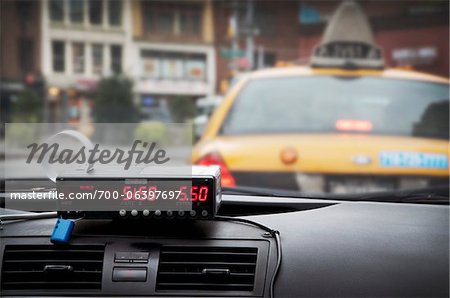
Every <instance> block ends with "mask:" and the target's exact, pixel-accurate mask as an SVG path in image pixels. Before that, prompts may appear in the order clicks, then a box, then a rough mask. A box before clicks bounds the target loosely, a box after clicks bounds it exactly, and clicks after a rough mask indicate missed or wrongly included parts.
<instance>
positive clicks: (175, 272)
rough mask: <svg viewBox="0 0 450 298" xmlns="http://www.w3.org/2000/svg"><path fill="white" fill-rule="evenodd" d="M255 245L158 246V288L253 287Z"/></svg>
mask: <svg viewBox="0 0 450 298" xmlns="http://www.w3.org/2000/svg"><path fill="white" fill-rule="evenodd" d="M257 254H258V249H257V248H253V247H208V246H204V247H198V246H196V247H190V246H187V247H186V246H183V247H177V246H163V247H162V248H161V254H160V260H159V268H158V277H157V282H156V290H157V291H182V290H184V291H249V292H251V291H253V287H254V283H255V269H256V259H257Z"/></svg>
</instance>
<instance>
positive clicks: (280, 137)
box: [0, 0, 450, 211]
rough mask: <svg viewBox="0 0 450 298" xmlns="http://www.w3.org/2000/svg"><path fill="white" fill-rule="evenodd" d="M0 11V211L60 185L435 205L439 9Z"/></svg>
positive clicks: (68, 6)
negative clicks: (217, 188)
mask: <svg viewBox="0 0 450 298" xmlns="http://www.w3.org/2000/svg"><path fill="white" fill-rule="evenodd" d="M1 8H2V9H1V10H2V13H1V18H0V22H1V24H0V25H1V26H0V28H1V34H0V35H1V41H0V69H1V74H0V113H1V115H0V116H1V117H0V120H1V122H0V181H1V184H0V192H1V194H2V195H3V196H5V193H8V192H11V191H13V190H14V191H16V190H20V191H26V192H33V191H53V190H57V187H56V185H55V182H54V181H56V178H58V177H62V176H63V175H66V174H74V173H76V174H79V173H83V175H91V174H92V173H94V172H96V175H97V174H98V172H101V171H105V172H107V175H108V177H110V176H114V177H116V176H117V177H122V178H124V177H134V178H135V177H136V176H139V175H141V173H142V172H143V171H145V170H148V168H151V169H152V170H153V171H150V172H151V173H158V175H162V174H161V173H163V172H164V171H165V170H166V168H171V169H172V168H174V167H175V168H177V167H178V168H182V169H183V170H182V171H178V172H177V173H178V174H179V175H181V174H183V175H182V176H183V177H185V176H189V175H191V176H192V173H193V172H194V171H193V170H192V169H193V168H195V167H196V166H201V167H210V168H212V167H216V166H218V167H219V168H220V173H221V174H220V185H221V186H222V187H223V188H224V189H225V190H226V191H225V192H228V193H230V191H233V193H239V191H241V192H244V193H247V194H258V193H259V194H262V193H269V194H272V195H273V196H274V197H282V196H304V197H308V198H331V199H332V198H335V197H337V196H338V195H339V196H343V197H341V198H347V199H348V198H350V197H351V196H355V195H356V196H361V197H362V195H370V194H371V193H374V192H384V193H386V192H395V191H403V190H418V189H419V190H420V189H425V190H424V192H423V193H424V194H432V193H433V189H434V188H436V187H441V188H442V187H443V186H445V187H447V188H448V181H449V158H450V155H449V102H450V101H449V82H450V81H449V77H450V72H449V68H448V66H449V60H448V59H449V57H448V53H449V52H450V48H449V44H450V43H449V36H448V30H449V25H448V24H449V23H448V21H449V14H448V11H449V3H448V1H427V0H418V1H344V0H342V1H331V0H330V1H296V0H292V1H271V0H269V1H256V0H249V1H244V0H233V1H225V0H217V1H210V0H202V1H197V0H186V1H181V0H179V1H178V0H175V1H144V0H133V1H125V0H95V1H94V0H92V1H91V0H45V1H44V0H43V1H29V0H16V1H1ZM66 130H69V131H71V132H70V133H67V132H66ZM80 140H82V141H80ZM53 144H55V145H57V147H52V145H53ZM45 146H47V147H45ZM97 149H98V150H97ZM91 153H92V154H91ZM160 168H162V169H160ZM93 169H94V170H95V171H94V170H93ZM169 172H170V173H172V170H170V171H169ZM98 175H99V177H100V176H101V174H98ZM152 175H154V174H152ZM69 176H70V175H69ZM147 178H148V177H147ZM151 178H155V177H154V176H152V177H151ZM130 179H131V178H130ZM149 179H150V178H149ZM218 180H219V179H218ZM127 181H128V180H127ZM131 181H132V182H133V183H139V181H138V182H136V181H134V180H133V179H131ZM141 182H142V181H141ZM126 183H128V182H126ZM217 183H219V182H217ZM90 186H92V185H83V186H82V187H84V188H85V189H83V191H87V190H90V189H92V187H90ZM126 186H129V185H126ZM147 186H148V187H147V190H148V189H150V187H152V185H147ZM191 186H192V185H187V188H186V191H187V189H189V190H190V189H191ZM174 187H175V188H174ZM174 187H172V188H171V189H169V188H168V189H166V190H167V191H169V192H171V194H174V193H177V194H180V193H181V192H182V191H181V190H180V189H179V185H178V186H177V185H175V186H174ZM194 187H195V185H194ZM152 189H153V188H152ZM99 190H101V189H99ZM114 190H116V189H114ZM258 190H261V191H262V192H258ZM121 191H122V192H124V191H123V189H122V190H121ZM191 193H196V190H195V189H194V190H193V191H192V192H191V191H187V192H186V194H191ZM413 193H415V192H413ZM122 194H123V193H122ZM346 196H347V197H346ZM177 197H179V196H177ZM183 197H184V196H183ZM353 198H354V197H353ZM191 199H192V194H191ZM0 203H1V200H0ZM190 203H191V202H190ZM189 207H191V206H189ZM155 208H156V207H155ZM183 211H187V210H183Z"/></svg>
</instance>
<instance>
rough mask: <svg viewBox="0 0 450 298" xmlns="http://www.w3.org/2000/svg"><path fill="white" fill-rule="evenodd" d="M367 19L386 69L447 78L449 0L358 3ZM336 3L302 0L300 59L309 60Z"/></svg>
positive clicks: (299, 15) (300, 13) (299, 11)
mask: <svg viewBox="0 0 450 298" xmlns="http://www.w3.org/2000/svg"><path fill="white" fill-rule="evenodd" d="M358 2H359V4H360V5H361V6H362V8H363V9H364V11H365V12H366V13H367V15H368V16H369V21H370V23H371V25H372V28H373V30H374V33H375V38H376V41H377V43H378V44H379V46H380V47H382V48H383V49H384V55H385V59H386V62H387V65H388V66H389V67H406V68H412V69H415V70H419V71H424V72H428V73H432V74H436V75H441V76H446V77H448V76H449V2H448V1H389V2H386V1H374V0H371V1H358ZM338 5H339V2H337V1H336V2H335V1H302V2H300V3H299V6H298V8H297V11H298V18H299V23H300V31H299V33H300V35H299V38H298V43H299V53H298V55H299V57H300V60H301V61H308V60H309V57H310V56H311V53H312V50H313V48H314V47H315V46H316V45H317V44H318V43H319V42H320V38H321V35H322V33H323V32H324V29H325V25H326V22H327V20H328V19H329V18H330V16H331V15H332V13H333V12H334V11H335V9H336V8H337V6H338Z"/></svg>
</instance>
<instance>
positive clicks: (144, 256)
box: [131, 252, 149, 263]
mask: <svg viewBox="0 0 450 298" xmlns="http://www.w3.org/2000/svg"><path fill="white" fill-rule="evenodd" d="M148 256H149V253H148V252H132V253H131V259H132V262H133V263H147V262H148Z"/></svg>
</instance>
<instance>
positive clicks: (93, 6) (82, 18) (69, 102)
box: [40, 0, 131, 122]
mask: <svg viewBox="0 0 450 298" xmlns="http://www.w3.org/2000/svg"><path fill="white" fill-rule="evenodd" d="M40 4H41V15H42V18H41V19H42V22H41V32H42V33H41V38H42V41H41V42H42V59H41V60H42V73H43V75H44V76H45V78H46V81H47V86H48V91H49V92H48V105H49V106H48V110H49V111H50V116H49V120H50V121H62V122H80V121H81V122H83V121H89V120H90V119H89V110H90V106H91V104H92V94H93V92H94V91H95V88H96V83H97V81H98V80H99V79H100V78H101V77H104V76H108V75H111V74H114V73H116V74H121V73H124V72H125V73H126V72H127V71H128V70H129V68H127V65H130V63H131V61H128V60H127V59H128V58H129V57H131V53H129V52H128V51H129V48H130V43H131V33H130V30H131V27H130V26H131V20H130V5H129V2H128V1H116V0H90V1H84V0H43V1H40Z"/></svg>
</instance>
